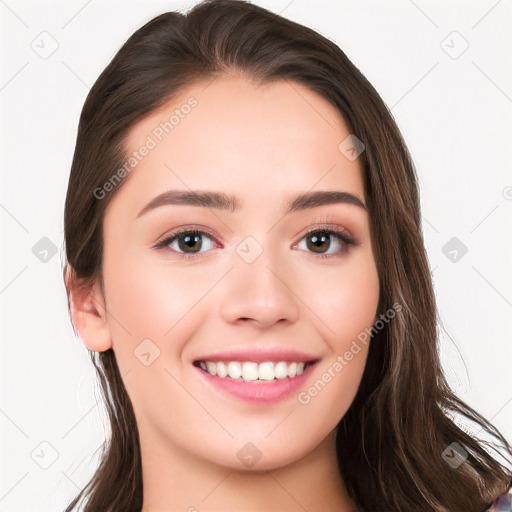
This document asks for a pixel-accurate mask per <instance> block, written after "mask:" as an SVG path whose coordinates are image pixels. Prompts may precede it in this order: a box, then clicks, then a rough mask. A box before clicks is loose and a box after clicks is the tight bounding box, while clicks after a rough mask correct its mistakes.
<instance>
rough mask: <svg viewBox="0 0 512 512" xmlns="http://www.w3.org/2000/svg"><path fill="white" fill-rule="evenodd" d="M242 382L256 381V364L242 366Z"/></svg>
mask: <svg viewBox="0 0 512 512" xmlns="http://www.w3.org/2000/svg"><path fill="white" fill-rule="evenodd" d="M242 379H243V380H258V363H244V364H243V365H242Z"/></svg>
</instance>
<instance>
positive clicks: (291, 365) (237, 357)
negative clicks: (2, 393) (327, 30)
mask: <svg viewBox="0 0 512 512" xmlns="http://www.w3.org/2000/svg"><path fill="white" fill-rule="evenodd" d="M172 116H173V117H172ZM166 123H167V124H166ZM348 136H349V131H348V129H347V127H346V125H345V123H344V122H343V120H342V119H341V118H340V116H339V114H338V113H337V111H336V109H334V108H333V107H332V106H331V105H330V104H329V103H328V102H327V101H326V100H324V99H323V98H322V97H320V96H319V95H317V94H316V93H314V92H312V91H310V90H309V89H307V88H305V87H303V86H301V85H298V84H297V83H293V82H292V83H289V82H286V81H277V82H274V83H272V84H266V85H263V86H256V85H254V84H252V83H251V82H249V81H247V79H245V78H242V77H239V76H222V77H221V76H219V77H217V78H216V79H215V80H214V81H213V82H211V83H209V85H208V82H202V83H197V84H195V85H193V86H190V87H188V88H187V89H186V90H184V91H182V93H181V94H180V96H179V97H175V98H174V99H173V100H172V101H171V102H170V103H169V104H168V105H166V106H165V107H164V108H162V109H160V110H159V111H158V112H157V113H153V114H152V115H150V116H149V117H147V118H146V119H144V120H143V121H142V122H140V123H139V124H137V125H136V126H135V127H134V128H133V129H132V131H131V132H130V134H129V137H128V139H127V149H128V153H129V155H130V156H132V158H134V159H135V160H136V161H137V165H136V166H135V167H134V168H133V169H131V170H130V171H129V174H128V177H127V179H126V181H125V182H124V183H122V185H120V187H121V188H120V190H119V191H118V192H117V193H116V195H115V197H114V198H113V199H112V201H111V203H110V204H109V206H108V208H107V211H106V215H105V219H104V226H103V235H104V254H103V279H104V293H105V295H104V300H105V304H106V309H107V311H108V317H107V322H108V330H109V334H110V339H111V343H112V348H113V350H114V352H115V355H116V358H117V361H118V364H119V368H120V371H121V375H123V377H124V382H125V385H126V388H127V391H128V394H129V396H130V398H131V400H132V403H133V407H134V411H135V415H136V418H137V423H138V427H139V434H140V438H141V445H142V448H143V453H145V454H149V453H152V454H153V455H152V456H154V457H163V456H165V455H169V456H172V455H173V454H174V455H176V454H178V453H179V454H181V455H184V454H185V455H187V456H194V457H198V458H201V459H205V460H208V461H210V462H213V463H216V464H220V465H223V466H227V467H232V468H239V469H244V468H249V467H253V466H254V468H255V469H272V468H276V467H279V466H282V465H285V464H288V463H291V462H293V461H296V460H298V459H300V458H302V457H304V456H305V455H307V454H309V453H310V452H312V451H313V450H314V449H315V448H317V447H319V446H320V444H321V443H322V441H324V440H325V439H326V438H327V436H328V434H329V433H330V432H332V430H333V429H334V428H335V426H336V424H337V423H338V422H339V421H340V419H341V418H342V417H343V415H344V414H345V412H346V411H347V409H348V407H349V406H350V404H351V402H352V400H353V398H354V396H355V393H356V391H357V388H358V385H359V383H360V380H361V377H362V373H363V370H364V366H365V362H366V356H367V351H368V346H367V345H365V344H364V343H361V341H360V340H361V339H362V338H361V333H364V331H365V328H369V327H371V326H372V324H373V322H374V321H375V319H376V313H377V303H378V298H379V283H378V275H377V270H376V264H375V261H374V255H373V252H372V245H371V240H370V231H369V218H368V213H367V211H366V209H365V208H364V202H365V196H364V189H363V182H362V176H361V167H360V164H359V161H358V159H356V158H355V155H356V154H357V153H354V152H351V151H347V144H348V142H349V141H350V139H348V140H347V137H348ZM340 144H341V146H340ZM339 146H340V147H339ZM144 147H145V148H146V149H143V148H144ZM356 149H358V148H356ZM134 152H135V154H134ZM135 160H131V162H132V164H133V162H135ZM130 165H131V164H129V165H127V169H128V168H130ZM121 176H122V174H121ZM109 189H110V187H109V185H106V187H104V188H103V189H102V190H103V192H101V193H99V192H98V195H101V194H104V195H105V198H103V199H98V200H107V199H106V196H107V195H108V193H113V191H109ZM105 191H106V192H105ZM326 192H330V193H331V195H330V196H327V195H326V194H325V193H326ZM334 192H336V193H337V195H336V194H333V193H334ZM165 193H167V194H168V196H167V197H165V196H161V194H165ZM179 193H181V194H185V195H184V196H182V197H181V199H180V198H179V197H180V196H179V195H178V194H179ZM194 193H195V194H194ZM206 193H208V194H212V196H207V197H206V196H204V195H205V194H206ZM320 193H323V194H322V195H318V196H315V194H320ZM213 194H215V195H213ZM303 196H305V197H303ZM158 197H160V199H159V200H157V201H156V202H153V201H155V198H158ZM226 197H228V198H230V199H226ZM299 197H302V199H299V200H297V198H299ZM152 202H153V203H152ZM151 203H152V206H149V207H148V206H147V205H148V204H151ZM177 230H185V231H194V230H195V231H196V232H197V231H199V232H200V233H194V232H192V233H183V234H181V235H176V231H177ZM322 230H323V232H322ZM325 230H331V231H333V233H329V232H327V233H326V232H325ZM308 231H312V233H309V234H308ZM336 232H339V234H336ZM358 336H359V340H358ZM363 338H364V336H363ZM354 341H355V342H356V343H355V344H354ZM356 347H357V348H356ZM201 362H203V364H201ZM245 362H247V363H249V364H247V365H245V364H244V363H245ZM308 362H310V363H312V362H314V364H310V365H305V364H304V363H308ZM214 363H215V364H214ZM219 363H220V364H219ZM222 363H223V364H222ZM230 363H231V364H230ZM239 363H241V364H239ZM261 363H263V364H261ZM296 363H299V364H296ZM300 363H302V364H300ZM205 366H206V368H207V370H206V371H205V370H204V369H203V368H204V367H205ZM302 366H305V370H304V371H303V373H300V371H301V367H302ZM214 368H215V372H217V371H219V373H220V376H219V375H216V376H213V375H211V374H210V373H209V372H208V369H209V370H211V371H213V369H214ZM297 370H298V372H299V373H300V375H296V376H295V377H293V375H294V372H297ZM240 371H241V372H242V380H238V378H237V377H238V376H239V373H240ZM226 372H229V373H228V376H226V375H225V373H226ZM229 375H231V377H229ZM255 378H256V379H258V380H251V379H255ZM260 378H261V379H260ZM164 454H165V455H164Z"/></svg>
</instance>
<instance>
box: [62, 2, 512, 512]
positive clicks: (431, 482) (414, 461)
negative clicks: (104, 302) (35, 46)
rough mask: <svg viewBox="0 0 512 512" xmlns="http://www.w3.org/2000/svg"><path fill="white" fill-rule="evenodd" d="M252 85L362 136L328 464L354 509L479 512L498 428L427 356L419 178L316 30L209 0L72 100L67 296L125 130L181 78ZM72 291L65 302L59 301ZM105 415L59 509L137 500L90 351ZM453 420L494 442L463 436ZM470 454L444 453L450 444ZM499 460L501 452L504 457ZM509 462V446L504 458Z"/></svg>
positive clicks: (500, 483) (350, 70)
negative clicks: (312, 99) (345, 355)
mask: <svg viewBox="0 0 512 512" xmlns="http://www.w3.org/2000/svg"><path fill="white" fill-rule="evenodd" d="M228 70H229V71H235V72H240V73H243V74H244V76H246V77H247V78H248V79H250V80H253V81H254V82H255V83H265V82H267V83H268V82H271V81H273V80H288V81H293V82H297V83H299V84H302V85H303V86H305V87H308V88H309V89H311V90H312V91H315V92H316V93H318V94H319V95H320V96H322V97H323V98H325V99H326V100H328V101H329V102H330V103H331V104H332V105H333V106H334V107H335V108H336V109H337V110H338V111H339V113H340V115H341V116H342V117H343V119H344V120H345V122H346V123H347V126H348V127H349V129H350V132H351V133H353V134H355V135H356V136H357V138H359V139H360V140H361V141H362V142H363V143H364V145H365V151H364V152H363V153H362V155H361V157H360V158H361V162H362V165H363V181H364V186H365V195H366V198H367V202H368V209H369V215H370V227H371V237H372V244H373V247H374V254H375V258H376V262H377V268H378V273H379V277H380V289H381V297H380V304H379V308H380V310H381V312H385V311H387V310H389V308H390V307H391V306H392V305H393V304H394V303H395V302H397V303H399V304H400V305H401V309H400V311H397V312H396V316H395V318H394V319H393V321H392V322H390V323H388V324H387V325H386V326H385V328H384V329H381V330H380V331H379V332H377V333H376V334H374V336H373V337H372V341H371V343H370V349H369V354H368V360H367V364H366V368H365V371H364V375H363V379H362V382H361V385H360V387H359V390H358V393H357V395H356V397H355V399H354V401H353V403H352V404H351V407H350V409H349V410H348V412H347V413H346V414H345V416H344V417H343V418H342V419H341V421H340V422H339V424H338V426H337V427H336V445H337V456H338V463H339V470H340V473H341V475H342V478H343V480H344V482H345V485H346V487H347V490H348V492H349V494H350V496H351V497H352V498H353V500H354V501H355V502H356V503H357V504H358V507H359V510H361V511H366V512H375V511H393V512H397V511H411V510H414V511H415V512H421V511H436V512H441V511H442V512H482V511H483V510H484V509H485V508H486V507H488V506H489V505H490V503H491V502H492V499H493V497H494V496H495V495H496V494H497V493H499V492H503V491H504V490H505V489H506V487H507V485H508V482H509V480H510V478H511V472H510V469H509V468H507V467H506V466H505V465H503V464H502V463H501V462H499V461H498V458H497V457H498V455H499V453H500V451H501V453H502V454H503V453H505V454H506V456H507V457H508V456H511V455H512V450H511V447H510V445H509V444H508V443H507V441H506V440H505V439H504V438H503V437H502V435H501V434H500V433H499V432H498V431H497V430H496V428H495V427H494V426H493V425H492V424H491V423H489V422H488V421H487V420H486V419H484V418H483V417H482V416H481V415H479V414H478V413H477V412H476V411H474V410H473V409H472V408H471V407H469V406H468V405H467V404H465V403H464V402H463V401H461V400H460V399H459V398H457V397H456V396H455V394H454V393H453V392H452V390H451V389H450V387H449V385H448V383H447V381H446V380H445V377H444V375H443V371H442V368H441V365H440V360H439V354H438V349H437V342H438V322H437V310H436V305H435V300H434V293H433V286H432V279H431V275H430V271H429V265H428V261H427V257H426V252H425V248H424V243H423V238H422V232H421V216H420V203H419V195H418V185H417V178H416V174H415V169H414V166H413V163H412V161H411V157H410V154H409V152H408V150H407V148H406V146H405V143H404V141H403V139H402V136H401V134H400V132H399V130H398V128H397V126H396V124H395V122H394V120H393V118H392V116H391V114H390V112H389V110H388V108H387V107H386V105H385V104H384V102H383V101H382V99H381V98H380V97H379V95H378V94H377V92H376V91H375V89H374V88H373V87H372V86H371V84H370V83H369V82H368V81H367V80H366V79H365V77H364V76H363V75H362V74H361V73H360V71H359V70H358V69H357V68H356V67H355V66H354V65H353V64H352V63H351V62H350V60H349V59H348V58H347V57H346V55H345V54H344V53H343V51H341V49H340V48H339V47H338V46H336V45H335V44H334V43H333V42H331V41H329V40H328V39H326V38H325V37H322V36H321V35H320V34H318V33H317V32H315V31H313V30H311V29H309V28H307V27H304V26H302V25H299V24H297V23H294V22H292V21H289V20H287V19H285V18H283V17H280V16H278V15H276V14H274V13H272V12H270V11H268V10H266V9H263V8H261V7H258V6H256V5H252V4H250V3H246V2H244V1H241V0H209V1H204V2H202V3H200V4H198V5H196V6H195V7H194V8H193V9H192V10H190V11H189V12H188V13H187V14H186V15H184V14H180V13H175V12H168V13H165V14H162V15H160V16H158V17H156V18H154V19H153V20H151V21H150V22H148V23H147V24H146V25H144V26H143V27H142V28H140V29H139V30H137V31H136V32H135V33H134V34H133V35H132V36H131V37H130V38H129V39H128V40H127V42H126V43H125V44H124V45H123V46H122V48H121V49H120V50H119V52H118V53H117V54H116V55H115V57H114V58H113V59H112V61H111V62H110V64H109V65H108V66H107V67H106V68H105V70H104V71H103V72H102V73H101V75H100V77H99V78H98V80H97V81H96V83H95V84H94V86H93V87H92V89H91V91H90V93H89V95H88V97H87V99H86V101H85V104H84V107H83V110H82V114H81V117H80V123H79V127H78V136H77V141H76V149H75V153H74V158H73V163H72V167H71V174H70V178H69V185H68V191H67V197H66V204H65V215H64V228H65V249H66V259H67V262H66V264H65V267H64V269H63V270H64V278H65V283H66V289H67V293H68V301H69V296H70V295H69V294H70V292H71V291H72V290H75V289H76V288H77V287H79V286H85V287H87V286H88V285H90V284H91V283H92V282H93V281H94V280H95V279H96V278H98V277H99V278H100V279H101V272H102V268H101V261H102V247H103V243H102V221H103V216H104V212H105V209H106V207H107V205H108V204H109V201H110V200H111V199H112V197H113V196H114V194H115V193H116V192H117V191H118V190H119V188H120V187H121V186H122V183H121V184H120V185H119V186H118V187H117V188H116V189H115V190H114V191H112V192H110V193H109V194H107V195H106V197H104V198H102V199H97V194H95V193H94V191H95V190H97V189H98V187H101V186H102V185H103V184H104V183H106V182H107V181H108V180H109V178H111V177H112V176H113V175H114V174H115V173H116V171H117V170H119V169H120V168H121V167H122V165H123V163H124V162H125V161H126V157H127V155H126V148H125V146H124V141H125V138H126V136H127V134H128V132H129V131H130V129H131V128H132V127H133V126H134V125H135V124H136V123H137V122H138V121H140V120H141V119H143V118H144V117H145V116H147V115H148V114H150V113H151V112H152V111H154V110H155V109H157V108H158V107H160V106H162V105H163V104H165V103H167V102H168V101H169V100H170V99H172V98H173V97H174V96H175V95H176V94H177V93H179V92H180V91H181V90H182V89H183V88H184V87H186V86H187V85H190V84H192V83H194V82H195V81H197V80H199V79H201V80H204V79H208V78H213V77H214V76H216V75H219V74H222V73H224V72H226V71H228ZM68 304H69V302H68ZM90 356H91V359H92V362H93V364H94V366H95V367H96V370H97V373H98V378H99V382H100V384H101V387H102V392H103V394H104V401H105V404H106V407H107V412H108V415H109V418H110V430H111V432H110V436H109V438H108V439H107V440H106V441H105V444H104V447H103V453H102V457H101V462H100V464H99V467H98V469H97V471H96V473H95V475H94V476H93V478H92V479H91V481H90V482H89V483H88V484H87V486H86V487H85V488H84V489H83V490H82V491H81V492H80V493H79V495H78V496H77V497H76V498H75V499H74V500H73V501H72V503H71V504H70V505H69V507H68V508H67V512H69V511H71V510H72V509H73V508H75V507H76V506H77V505H78V504H79V503H81V502H82V501H84V502H85V508H83V510H85V511H86V512H100V511H101V512H103V511H115V512H119V511H120V510H122V511H123V512H131V511H133V512H136V511H137V512H138V511H140V509H141V507H142V496H143V489H142V467H141V455H140V446H139V438H138V432H137V425H136V421H135V416H134V412H133V408H132V405H131V402H130V399H129V397H128V395H127V392H126V389H125V387H124V384H123V379H122V377H121V375H120V373H119V369H118V366H117V363H116V359H115V356H114V353H113V351H112V350H111V349H110V350H106V351H104V352H99V353H98V352H93V351H90ZM454 416H459V417H460V418H466V419H469V420H470V421H472V422H473V424H476V425H477V427H479V428H480V429H481V431H482V432H484V433H485V434H486V435H487V436H488V437H489V436H490V437H491V438H492V439H493V443H492V446H493V448H492V452H491V449H489V446H488V443H486V442H484V441H483V440H481V439H478V438H477V436H476V435H470V434H468V433H466V431H465V430H464V429H463V428H460V427H459V426H458V424H457V422H456V421H455V420H454V419H453V418H454ZM452 443H457V444H458V446H459V447H461V448H462V449H463V450H465V452H467V459H466V460H465V461H464V463H462V464H460V465H459V466H458V467H457V468H453V467H452V466H451V465H450V464H448V463H447V462H446V460H445V457H443V454H444V453H445V450H446V449H447V448H448V447H449V446H452V447H453V446H457V445H453V444H452ZM511 459H512V456H511ZM507 460H508V459H507Z"/></svg>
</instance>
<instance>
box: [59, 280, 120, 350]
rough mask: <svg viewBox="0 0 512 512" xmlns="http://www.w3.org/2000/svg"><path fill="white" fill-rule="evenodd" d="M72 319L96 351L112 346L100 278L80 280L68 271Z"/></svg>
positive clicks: (75, 326)
mask: <svg viewBox="0 0 512 512" xmlns="http://www.w3.org/2000/svg"><path fill="white" fill-rule="evenodd" d="M65 281H66V289H67V293H68V300H69V308H70V313H71V321H72V322H73V326H74V328H75V330H76V332H77V333H78V335H79V336H80V339H81V340H82V342H83V343H84V345H85V346H86V347H87V348H88V349H89V350H92V351H94V352H104V351H105V350H108V349H110V348H112V339H111V336H110V329H109V325H108V313H107V310H106V308H105V299H104V296H103V292H102V289H101V285H100V280H99V278H97V279H95V280H94V282H90V281H89V282H87V283H84V282H80V280H78V279H76V278H74V277H73V275H72V271H68V272H67V274H66V277H65Z"/></svg>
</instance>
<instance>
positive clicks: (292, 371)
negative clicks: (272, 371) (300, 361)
mask: <svg viewBox="0 0 512 512" xmlns="http://www.w3.org/2000/svg"><path fill="white" fill-rule="evenodd" d="M295 375H297V363H290V364H289V365H288V377H290V379H291V378H292V377H295Z"/></svg>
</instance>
